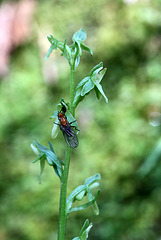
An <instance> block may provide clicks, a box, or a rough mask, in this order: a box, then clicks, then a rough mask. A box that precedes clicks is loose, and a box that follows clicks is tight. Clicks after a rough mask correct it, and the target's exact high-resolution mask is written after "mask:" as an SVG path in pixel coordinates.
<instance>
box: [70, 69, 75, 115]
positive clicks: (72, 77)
mask: <svg viewBox="0 0 161 240" xmlns="http://www.w3.org/2000/svg"><path fill="white" fill-rule="evenodd" d="M74 85H75V69H74V64H73V65H71V66H70V104H71V113H72V115H73V117H74V115H75V111H74V110H75V109H74V106H73V102H74V91H75V86H74Z"/></svg>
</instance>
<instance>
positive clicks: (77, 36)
mask: <svg viewBox="0 0 161 240" xmlns="http://www.w3.org/2000/svg"><path fill="white" fill-rule="evenodd" d="M86 37H87V34H86V32H85V31H84V29H83V28H81V29H80V30H79V31H78V32H75V33H74V35H73V37H72V40H73V42H83V41H84V40H85V39H86Z"/></svg>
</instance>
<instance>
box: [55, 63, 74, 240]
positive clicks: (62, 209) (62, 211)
mask: <svg viewBox="0 0 161 240" xmlns="http://www.w3.org/2000/svg"><path fill="white" fill-rule="evenodd" d="M74 77H75V69H74V64H73V65H71V67H70V104H71V113H72V115H73V116H74V113H75V109H74V106H73V101H74V90H75V88H74ZM71 152H72V150H71V148H70V147H69V146H68V145H67V148H66V154H65V165H64V170H63V174H62V177H61V192H60V205H59V226H58V240H65V232H66V220H67V215H66V197H67V182H68V173H69V166H70V159H71Z"/></svg>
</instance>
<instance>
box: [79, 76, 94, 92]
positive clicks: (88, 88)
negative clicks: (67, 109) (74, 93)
mask: <svg viewBox="0 0 161 240" xmlns="http://www.w3.org/2000/svg"><path fill="white" fill-rule="evenodd" d="M93 88H94V84H93V82H92V81H91V80H90V79H89V80H88V82H86V83H85V84H84V86H83V88H82V91H81V96H84V95H86V94H87V93H89V92H90V91H91V90H92V89H93Z"/></svg>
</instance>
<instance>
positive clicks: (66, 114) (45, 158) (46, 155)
mask: <svg viewBox="0 0 161 240" xmlns="http://www.w3.org/2000/svg"><path fill="white" fill-rule="evenodd" d="M86 37H87V35H86V32H85V31H84V30H83V29H80V30H79V31H78V32H76V33H74V35H73V37H72V40H73V44H71V45H70V46H68V45H67V43H66V42H67V41H66V40H65V41H64V42H61V41H58V40H57V39H55V38H54V37H53V36H52V35H50V36H48V37H47V38H48V40H49V42H50V44H51V46H50V48H49V50H48V52H47V54H46V56H45V60H47V59H48V58H49V56H50V55H51V53H52V52H53V51H54V50H57V49H59V50H60V51H61V55H62V56H64V57H65V59H66V60H67V61H68V63H69V66H70V91H69V94H70V103H67V102H66V101H65V100H64V98H62V99H60V101H59V103H58V104H57V109H56V110H55V111H54V113H53V114H52V115H51V117H50V118H52V119H53V120H54V126H53V129H52V138H53V139H55V138H56V137H57V135H58V132H59V129H60V130H61V131H62V133H63V135H64V138H65V140H66V143H67V144H66V152H65V159H64V160H61V159H60V158H59V157H58V156H57V155H56V153H55V150H54V147H53V145H52V144H51V143H50V142H49V143H48V145H49V147H46V146H43V145H41V144H39V143H38V142H37V141H36V140H35V141H34V142H33V143H32V144H31V147H32V150H33V151H34V153H35V154H36V155H37V158H36V159H35V160H34V161H33V163H35V162H37V161H39V162H40V169H41V170H40V176H41V174H42V173H43V171H44V167H45V163H48V165H49V166H52V167H53V168H54V171H55V173H56V175H57V176H58V178H59V179H60V187H61V191H60V205H59V225H58V237H57V239H58V240H65V238H66V222H67V217H68V215H69V214H70V213H72V212H75V211H80V210H84V209H86V208H87V207H89V206H92V207H93V212H94V214H96V215H98V214H99V208H98V205H97V202H96V200H97V197H98V194H99V190H98V191H97V194H96V195H95V196H94V194H93V192H92V190H93V189H94V188H97V187H98V186H99V182H98V181H99V180H100V179H101V176H100V174H99V173H97V174H95V175H94V176H92V177H89V178H87V179H86V180H85V182H84V184H83V185H80V186H78V187H77V188H76V189H74V190H73V191H72V192H71V194H70V195H69V196H68V197H67V180H68V173H69V167H70V160H71V152H72V150H74V149H75V148H76V147H78V136H77V135H78V133H79V128H78V123H77V121H76V119H75V110H76V107H77V106H78V104H79V103H80V102H81V101H82V100H84V98H85V96H87V95H88V94H89V92H90V91H91V90H93V89H94V91H95V93H96V97H97V98H98V99H100V98H101V97H102V96H103V97H104V99H105V101H106V102H108V99H107V97H106V95H105V93H104V91H103V89H102V86H101V80H102V78H103V76H104V75H105V72H106V68H103V63H102V62H100V63H99V64H97V65H96V66H94V67H93V69H92V70H91V71H90V73H89V75H88V76H87V77H85V78H84V79H82V80H81V81H80V82H79V83H78V85H77V86H76V87H75V71H76V69H77V67H78V65H79V63H80V57H81V56H82V51H86V52H88V53H90V54H91V55H93V52H92V50H91V49H90V48H89V47H87V46H86V45H85V44H84V41H85V39H86ZM64 143H65V142H64ZM74 151H76V150H74ZM85 196H87V197H88V201H87V202H86V203H84V204H78V205H77V206H75V207H73V203H74V202H76V201H77V202H80V201H81V200H82V199H83V198H84V197H85ZM91 227H92V223H89V220H88V219H87V220H86V221H85V223H84V225H83V227H82V229H81V231H80V233H79V235H78V237H75V238H73V240H86V239H87V238H88V234H89V231H90V229H91Z"/></svg>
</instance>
